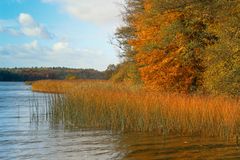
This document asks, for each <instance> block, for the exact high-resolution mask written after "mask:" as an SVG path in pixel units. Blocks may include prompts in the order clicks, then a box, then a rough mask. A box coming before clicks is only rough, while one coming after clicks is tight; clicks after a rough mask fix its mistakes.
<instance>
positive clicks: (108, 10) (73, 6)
mask: <svg viewBox="0 0 240 160" xmlns="http://www.w3.org/2000/svg"><path fill="white" fill-rule="evenodd" d="M42 2H44V3H56V4H58V5H59V6H60V8H61V9H62V10H63V11H64V12H66V13H68V14H70V15H72V16H74V17H76V18H78V19H80V20H84V21H90V22H93V23H96V24H105V23H116V22H118V21H119V14H120V7H119V6H118V4H121V3H122V2H123V0H104V1H103V0H42Z"/></svg>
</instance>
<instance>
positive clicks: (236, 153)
mask: <svg viewBox="0 0 240 160" xmlns="http://www.w3.org/2000/svg"><path fill="white" fill-rule="evenodd" d="M46 96H47V95H45V94H40V93H33V92H31V87H30V86H26V85H25V84H24V83H6V82H0V160H12V159H13V160H15V159H16V160H27V159H33V160H52V159H54V160H55V159H56V160H115V159H124V160H125V159H126V160H150V159H162V160H165V159H166V160H175V159H176V160H205V159H211V160H212V159H222V160H230V159H231V160H239V159H240V148H239V147H237V146H236V144H234V142H231V141H227V140H219V139H214V138H212V139H200V138H193V137H192V138H190V137H162V136H160V135H156V134H150V133H148V134H147V133H128V134H117V133H111V132H110V131H99V130H84V129H82V130H71V131H69V130H64V129H63V127H57V128H55V127H53V126H54V125H51V123H50V122H49V121H48V119H47V118H46V117H45V115H42V116H41V115H40V117H37V118H36V116H34V114H33V113H34V112H35V111H36V109H39V110H42V111H44V110H45V109H46V106H47V102H46ZM36 105H37V106H39V107H38V108H36V107H34V106H36ZM43 113H44V112H43ZM36 119H37V120H36Z"/></svg>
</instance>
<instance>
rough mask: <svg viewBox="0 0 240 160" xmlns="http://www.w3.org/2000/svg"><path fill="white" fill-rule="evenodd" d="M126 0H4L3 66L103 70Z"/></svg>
mask: <svg viewBox="0 0 240 160" xmlns="http://www.w3.org/2000/svg"><path fill="white" fill-rule="evenodd" d="M121 3H122V0H0V67H35V66H37V67H41V66H43V67H52V66H55V67H56V66H59V67H63V66H64V67H73V68H94V69H98V70H104V69H106V67H107V66H108V65H109V64H113V63H114V64H116V63H118V62H119V58H118V51H117V49H116V48H114V46H112V45H111V44H110V43H109V41H110V39H111V37H112V36H113V34H114V31H115V29H116V27H117V26H119V24H120V23H121V20H120V9H121V7H120V5H119V4H121Z"/></svg>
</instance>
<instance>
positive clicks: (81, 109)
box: [32, 80, 240, 137]
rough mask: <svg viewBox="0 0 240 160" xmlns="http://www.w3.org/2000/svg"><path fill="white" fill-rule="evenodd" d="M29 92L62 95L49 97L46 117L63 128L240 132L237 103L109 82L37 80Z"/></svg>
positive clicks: (207, 133)
mask: <svg viewBox="0 0 240 160" xmlns="http://www.w3.org/2000/svg"><path fill="white" fill-rule="evenodd" d="M32 89H33V91H41V92H51V93H64V94H63V95H55V96H51V97H50V101H51V107H50V112H49V114H50V115H51V116H50V117H51V118H52V120H53V121H54V122H55V123H63V124H64V125H65V127H67V128H68V127H69V128H74V127H76V128H79V127H82V128H102V129H111V130H114V131H123V132H128V131H140V132H153V131H154V132H158V133H160V134H164V135H169V134H175V135H186V136H195V135H196V136H219V137H235V136H237V135H238V134H239V133H240V101H239V99H236V98H235V99H232V98H229V97H210V96H197V95H179V94H167V93H157V92H147V91H144V90H143V89H141V88H138V87H133V86H128V85H123V84H114V83H111V82H108V81H82V80H81V81H78V80H75V81H38V82H34V83H33V84H32Z"/></svg>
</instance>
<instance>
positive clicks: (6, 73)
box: [0, 67, 107, 81]
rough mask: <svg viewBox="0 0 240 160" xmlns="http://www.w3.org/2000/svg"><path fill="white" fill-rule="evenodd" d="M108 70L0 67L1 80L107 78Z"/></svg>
mask: <svg viewBox="0 0 240 160" xmlns="http://www.w3.org/2000/svg"><path fill="white" fill-rule="evenodd" d="M106 78H107V75H106V71H103V72H101V71H97V70H94V69H70V68H61V67H56V68H0V81H34V80H42V79H58V80H63V79H106Z"/></svg>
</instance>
